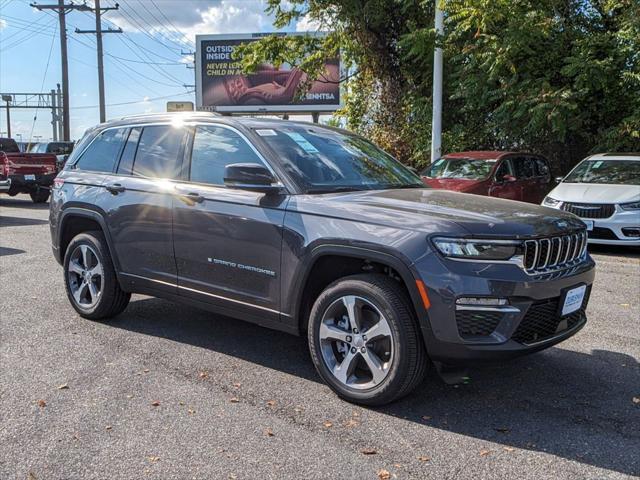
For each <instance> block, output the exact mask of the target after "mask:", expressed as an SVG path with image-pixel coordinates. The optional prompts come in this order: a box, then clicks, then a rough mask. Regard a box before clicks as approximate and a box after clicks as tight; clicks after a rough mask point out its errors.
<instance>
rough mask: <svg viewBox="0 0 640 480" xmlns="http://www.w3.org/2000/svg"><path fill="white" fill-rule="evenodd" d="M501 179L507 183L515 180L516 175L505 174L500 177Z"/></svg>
mask: <svg viewBox="0 0 640 480" xmlns="http://www.w3.org/2000/svg"><path fill="white" fill-rule="evenodd" d="M502 181H503V182H507V183H511V182H515V181H516V177H514V176H513V175H505V176H503V177H502Z"/></svg>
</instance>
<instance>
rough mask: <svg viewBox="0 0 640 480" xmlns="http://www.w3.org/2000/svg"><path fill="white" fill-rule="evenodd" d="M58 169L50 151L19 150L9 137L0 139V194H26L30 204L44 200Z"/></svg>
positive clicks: (47, 197)
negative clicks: (30, 201) (29, 197)
mask: <svg viewBox="0 0 640 480" xmlns="http://www.w3.org/2000/svg"><path fill="white" fill-rule="evenodd" d="M57 171H58V169H57V167H56V156H55V155H54V154H50V153H23V152H21V151H20V149H19V148H18V144H17V143H16V141H15V140H13V139H12V138H0V193H8V194H9V195H10V196H12V197H13V196H15V195H17V194H19V193H28V194H29V195H30V196H31V200H33V202H34V203H45V202H46V201H47V200H48V199H49V194H50V188H51V185H52V184H53V179H54V178H55V176H56V173H57Z"/></svg>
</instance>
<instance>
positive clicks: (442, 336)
mask: <svg viewBox="0 0 640 480" xmlns="http://www.w3.org/2000/svg"><path fill="white" fill-rule="evenodd" d="M414 268H415V269H416V270H417V271H418V272H419V275H420V276H421V279H422V280H423V282H424V283H425V285H426V286H427V288H428V295H429V300H430V303H431V306H430V308H429V309H428V310H427V313H426V318H423V319H421V320H422V321H421V327H422V331H423V336H424V339H425V344H426V347H427V351H428V353H429V356H430V357H431V359H432V360H437V361H441V362H444V363H449V364H469V363H471V362H477V361H499V360H501V359H507V358H513V357H517V356H521V355H525V354H528V353H532V352H536V351H538V350H542V349H544V348H548V347H550V346H552V345H554V344H556V343H559V342H561V341H563V340H565V339H567V338H569V337H570V336H572V335H574V334H575V333H576V332H578V331H579V330H580V329H581V328H582V327H583V326H584V325H585V323H586V315H585V309H586V306H587V303H588V300H589V294H590V290H591V285H592V283H593V280H594V277H595V264H594V262H593V260H592V259H591V258H590V257H589V256H588V255H587V256H586V257H585V258H584V260H583V261H582V262H581V263H579V264H577V265H575V266H573V267H570V268H568V269H566V270H562V271H559V272H554V273H547V274H541V275H538V276H530V275H527V274H526V273H525V272H524V271H523V270H522V269H521V268H520V267H518V266H517V265H511V264H489V263H472V262H458V261H455V260H450V259H444V258H442V257H440V256H439V255H438V254H435V253H432V254H430V255H427V256H426V257H424V258H423V259H422V260H421V261H420V262H419V263H417V264H414ZM581 285H585V286H586V294H585V298H584V301H583V303H582V305H581V306H580V308H579V310H577V311H576V312H573V313H570V314H569V315H566V316H564V317H563V316H562V315H560V310H561V303H562V302H563V300H564V293H565V292H567V291H568V290H570V289H572V288H575V287H578V286H581ZM462 297H491V298H500V299H506V300H507V301H508V304H507V305H503V306H496V307H479V306H472V305H458V304H456V301H457V300H458V299H460V298H462Z"/></svg>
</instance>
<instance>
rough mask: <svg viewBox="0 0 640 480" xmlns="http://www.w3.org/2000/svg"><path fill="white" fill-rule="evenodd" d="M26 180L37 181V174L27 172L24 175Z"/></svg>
mask: <svg viewBox="0 0 640 480" xmlns="http://www.w3.org/2000/svg"><path fill="white" fill-rule="evenodd" d="M24 179H25V181H27V182H35V181H36V176H35V175H34V174H27V175H25V176H24Z"/></svg>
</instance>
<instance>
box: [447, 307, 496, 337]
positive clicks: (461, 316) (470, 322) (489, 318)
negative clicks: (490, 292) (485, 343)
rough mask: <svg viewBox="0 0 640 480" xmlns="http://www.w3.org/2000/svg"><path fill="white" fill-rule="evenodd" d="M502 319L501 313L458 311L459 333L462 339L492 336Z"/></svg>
mask: <svg viewBox="0 0 640 480" xmlns="http://www.w3.org/2000/svg"><path fill="white" fill-rule="evenodd" d="M502 317H503V314H502V313H501V312H483V311H472V310H460V311H457V312H456V323H457V324H458V332H459V333H460V336H461V337H462V338H469V337H477V336H487V335H491V334H492V333H493V331H494V330H495V329H496V327H497V326H498V324H499V323H500V320H502Z"/></svg>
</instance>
